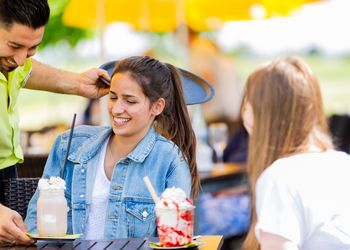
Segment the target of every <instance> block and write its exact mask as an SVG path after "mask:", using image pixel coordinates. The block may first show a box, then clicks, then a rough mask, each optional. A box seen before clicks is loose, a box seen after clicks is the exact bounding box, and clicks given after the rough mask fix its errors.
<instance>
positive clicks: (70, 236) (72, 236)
mask: <svg viewBox="0 0 350 250" xmlns="http://www.w3.org/2000/svg"><path fill="white" fill-rule="evenodd" d="M26 235H28V236H29V237H30V238H32V239H35V240H54V241H59V240H62V241H63V240H64V241H66V240H75V239H78V238H80V236H81V234H67V235H65V236H61V237H50V236H39V234H31V233H26Z"/></svg>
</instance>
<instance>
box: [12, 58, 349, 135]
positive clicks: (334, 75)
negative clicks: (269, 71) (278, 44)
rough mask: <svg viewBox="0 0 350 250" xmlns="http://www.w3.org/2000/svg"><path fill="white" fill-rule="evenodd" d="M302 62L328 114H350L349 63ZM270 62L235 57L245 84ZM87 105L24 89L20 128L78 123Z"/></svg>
mask: <svg viewBox="0 0 350 250" xmlns="http://www.w3.org/2000/svg"><path fill="white" fill-rule="evenodd" d="M303 58H304V59H305V60H306V61H307V62H308V63H309V65H310V67H311V68H312V70H313V71H314V73H315V74H316V76H317V78H318V79H319V81H320V84H321V89H322V93H323V98H324V104H325V109H326V112H327V114H332V113H348V114H350V59H349V58H326V57H320V56H308V57H303ZM270 59H272V58H259V57H246V56H237V55H235V56H233V60H234V61H235V64H236V67H237V72H240V78H241V80H242V84H243V83H244V82H245V80H246V78H247V76H248V75H249V73H250V72H252V71H253V70H254V69H255V68H256V67H257V66H259V65H260V64H261V63H263V62H265V61H267V60H270ZM69 68H71V67H69ZM76 68H78V67H76ZM80 68H81V67H80ZM86 103H87V99H85V98H81V97H77V96H70V95H60V94H52V93H47V92H42V91H32V90H25V89H24V90H22V91H21V94H20V98H19V100H18V105H19V109H20V115H21V123H20V126H21V128H22V129H26V130H28V129H29V130H33V129H40V128H42V127H44V126H48V125H53V124H57V123H63V124H67V125H69V124H70V121H71V118H72V116H73V113H77V114H78V119H79V114H82V112H83V110H84V108H85V106H86Z"/></svg>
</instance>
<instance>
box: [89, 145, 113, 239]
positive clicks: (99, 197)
mask: <svg viewBox="0 0 350 250" xmlns="http://www.w3.org/2000/svg"><path fill="white" fill-rule="evenodd" d="M107 143H108V140H106V142H105V143H104V145H103V146H102V148H101V151H100V155H99V157H100V159H99V165H98V166H97V167H98V169H97V170H96V176H95V183H94V188H93V189H92V197H91V204H90V210H89V214H88V217H87V218H88V219H87V222H86V227H85V233H84V238H85V239H86V240H99V239H104V229H105V220H106V213H107V203H108V194H109V188H110V184H111V182H110V181H109V180H108V179H107V176H106V173H105V170H104V158H105V155H106V149H107Z"/></svg>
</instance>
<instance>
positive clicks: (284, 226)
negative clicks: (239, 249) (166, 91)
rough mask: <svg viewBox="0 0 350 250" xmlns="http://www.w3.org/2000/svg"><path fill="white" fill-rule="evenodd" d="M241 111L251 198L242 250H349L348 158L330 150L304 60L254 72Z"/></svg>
mask: <svg viewBox="0 0 350 250" xmlns="http://www.w3.org/2000/svg"><path fill="white" fill-rule="evenodd" d="M242 116H243V121H244V126H245V127H246V129H247V131H248V133H249V135H250V139H249V150H248V172H249V176H250V180H251V185H252V202H253V210H252V223H251V226H250V231H249V234H248V236H247V239H246V241H245V243H244V246H243V249H249V250H254V249H259V248H260V249H263V250H264V249H268V250H274V249H289V250H292V249H302V250H309V249H310V250H311V249H322V250H333V249H349V248H350V227H349V225H350V199H349V198H348V190H350V182H349V176H350V157H349V155H347V154H346V153H344V152H338V151H335V150H334V149H333V145H332V140H331V137H330V135H329V133H328V128H327V123H326V119H325V114H324V111H323V104H322V98H321V91H320V87H319V84H318V81H317V79H316V78H315V76H314V75H313V73H312V71H311V69H310V68H309V67H308V65H306V63H304V62H303V61H302V60H301V59H299V58H295V57H287V58H282V59H277V60H274V61H272V62H269V63H267V64H265V65H263V66H261V67H259V68H258V69H256V70H255V71H254V72H253V73H252V74H251V75H250V76H249V78H248V80H247V84H246V91H245V97H244V103H243V109H242Z"/></svg>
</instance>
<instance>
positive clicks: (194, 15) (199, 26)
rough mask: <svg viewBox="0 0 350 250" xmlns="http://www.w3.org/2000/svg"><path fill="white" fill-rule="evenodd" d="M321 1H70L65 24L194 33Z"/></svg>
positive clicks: (269, 15) (281, 12)
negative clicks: (182, 27)
mask: <svg viewBox="0 0 350 250" xmlns="http://www.w3.org/2000/svg"><path fill="white" fill-rule="evenodd" d="M319 1H320V0H318V1H317V0H70V2H69V3H68V5H67V7H66V9H65V11H64V15H63V22H64V24H66V25H67V26H72V27H77V28H83V29H89V28H90V29H92V28H96V27H104V26H105V25H107V24H109V23H112V22H127V23H129V24H130V25H131V26H132V27H133V28H135V29H136V30H142V31H152V32H165V31H173V30H175V29H176V28H178V27H179V26H180V25H181V24H183V23H185V24H186V25H187V26H188V27H189V28H191V29H193V30H195V31H204V30H211V29H216V28H218V27H220V26H221V25H222V23H224V22H226V21H232V20H249V19H254V18H269V17H273V16H286V15H289V14H290V13H291V12H292V11H293V10H295V9H298V8H300V7H301V6H302V5H303V4H307V3H311V2H319Z"/></svg>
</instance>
